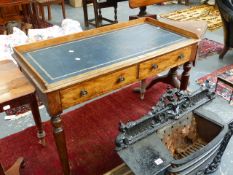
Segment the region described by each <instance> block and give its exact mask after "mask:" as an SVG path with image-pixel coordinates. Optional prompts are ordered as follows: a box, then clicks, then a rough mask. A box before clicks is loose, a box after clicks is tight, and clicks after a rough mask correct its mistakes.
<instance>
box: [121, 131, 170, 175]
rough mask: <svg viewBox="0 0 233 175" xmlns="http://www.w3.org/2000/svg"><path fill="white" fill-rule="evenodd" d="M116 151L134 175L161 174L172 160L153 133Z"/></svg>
mask: <svg viewBox="0 0 233 175" xmlns="http://www.w3.org/2000/svg"><path fill="white" fill-rule="evenodd" d="M117 153H118V155H119V156H120V157H121V159H122V160H124V162H125V163H126V164H127V165H128V167H129V168H130V169H131V170H132V171H133V172H134V174H135V175H142V174H143V175H162V174H164V172H165V170H166V169H167V167H169V166H170V165H171V164H170V163H171V161H172V160H174V159H173V158H172V156H171V154H170V153H169V152H168V150H167V148H166V147H165V146H164V144H163V143H162V142H161V140H160V139H159V138H158V137H157V136H156V134H155V133H154V134H151V135H150V136H147V137H146V138H144V139H142V140H139V141H137V142H136V143H134V144H132V145H129V146H128V147H127V148H125V149H122V150H120V151H118V152H117Z"/></svg>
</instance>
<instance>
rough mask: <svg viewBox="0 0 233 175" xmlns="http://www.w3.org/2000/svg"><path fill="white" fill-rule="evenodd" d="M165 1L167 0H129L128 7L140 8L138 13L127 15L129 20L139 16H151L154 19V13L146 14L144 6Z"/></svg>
mask: <svg viewBox="0 0 233 175" xmlns="http://www.w3.org/2000/svg"><path fill="white" fill-rule="evenodd" d="M165 1H167V0H150V1H141V0H129V7H130V8H132V9H133V8H139V9H140V11H139V13H138V15H133V16H129V20H133V19H137V18H140V17H151V18H154V19H156V18H157V15H156V14H147V12H146V6H148V5H153V4H158V3H162V2H165Z"/></svg>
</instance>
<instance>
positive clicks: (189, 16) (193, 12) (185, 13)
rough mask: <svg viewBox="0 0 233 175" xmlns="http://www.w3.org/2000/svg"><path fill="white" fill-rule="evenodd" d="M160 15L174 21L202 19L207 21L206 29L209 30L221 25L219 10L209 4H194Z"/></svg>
mask: <svg viewBox="0 0 233 175" xmlns="http://www.w3.org/2000/svg"><path fill="white" fill-rule="evenodd" d="M160 17H162V18H167V19H170V20H175V21H188V20H197V21H200V20H203V21H206V22H207V23H208V29H209V30H210V31H213V30H216V29H218V28H220V27H221V26H222V20H221V16H220V13H219V11H218V10H217V9H215V8H214V6H211V5H199V6H194V7H191V8H187V9H183V10H177V11H174V12H170V13H167V14H161V15H160Z"/></svg>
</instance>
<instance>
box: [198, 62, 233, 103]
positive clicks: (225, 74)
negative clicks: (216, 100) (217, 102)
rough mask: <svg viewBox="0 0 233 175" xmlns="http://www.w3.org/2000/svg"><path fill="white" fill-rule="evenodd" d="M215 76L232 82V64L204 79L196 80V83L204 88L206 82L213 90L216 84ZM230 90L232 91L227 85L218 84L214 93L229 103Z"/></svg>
mask: <svg viewBox="0 0 233 175" xmlns="http://www.w3.org/2000/svg"><path fill="white" fill-rule="evenodd" d="M217 76H220V77H222V78H224V79H226V80H228V81H232V82H233V64H232V65H228V66H225V67H222V68H220V69H218V70H216V71H214V72H212V73H210V74H208V75H206V76H204V77H201V78H199V79H198V80H197V83H198V84H200V85H201V86H205V84H206V82H208V83H209V84H210V86H211V88H215V86H216V82H217ZM232 90H233V89H232V88H231V87H229V86H228V85H226V84H223V83H221V82H219V83H218V86H217V91H216V92H217V94H218V95H220V96H222V97H223V98H224V99H226V100H228V101H229V100H230V97H231V93H232Z"/></svg>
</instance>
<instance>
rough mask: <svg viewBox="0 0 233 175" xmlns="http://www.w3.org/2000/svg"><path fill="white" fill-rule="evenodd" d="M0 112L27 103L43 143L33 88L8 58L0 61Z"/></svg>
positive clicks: (43, 135)
mask: <svg viewBox="0 0 233 175" xmlns="http://www.w3.org/2000/svg"><path fill="white" fill-rule="evenodd" d="M0 92H1V94H0V112H4V111H5V110H7V109H10V108H14V107H18V106H22V105H24V104H29V105H30V107H31V111H32V115H33V118H34V121H35V124H36V126H37V129H38V132H37V137H38V138H39V142H40V143H41V144H43V145H44V144H45V140H44V137H45V132H44V130H43V126H42V123H41V118H40V113H39V108H38V104H37V99H36V95H35V88H34V87H33V86H32V85H31V83H30V82H29V81H28V80H27V79H26V78H25V76H24V75H23V73H22V72H20V70H19V69H18V67H17V66H16V64H14V63H13V62H12V61H10V60H4V61H0Z"/></svg>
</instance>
